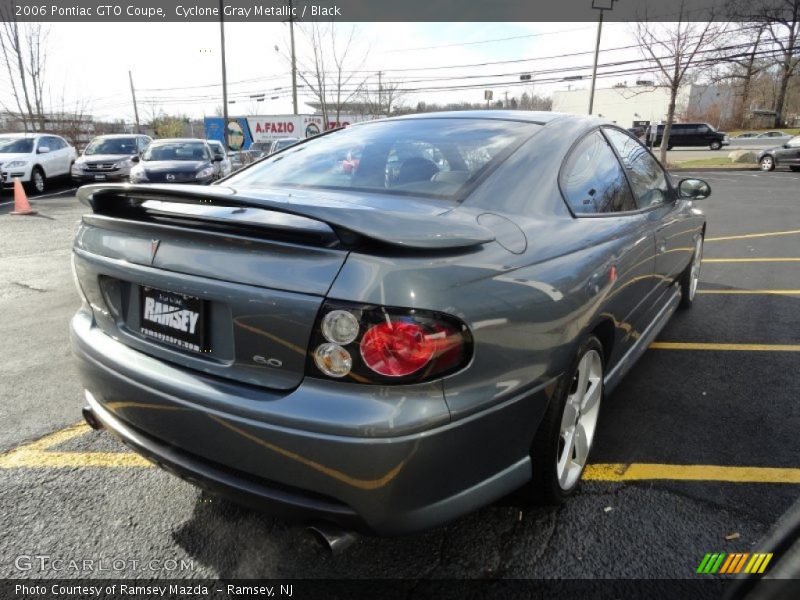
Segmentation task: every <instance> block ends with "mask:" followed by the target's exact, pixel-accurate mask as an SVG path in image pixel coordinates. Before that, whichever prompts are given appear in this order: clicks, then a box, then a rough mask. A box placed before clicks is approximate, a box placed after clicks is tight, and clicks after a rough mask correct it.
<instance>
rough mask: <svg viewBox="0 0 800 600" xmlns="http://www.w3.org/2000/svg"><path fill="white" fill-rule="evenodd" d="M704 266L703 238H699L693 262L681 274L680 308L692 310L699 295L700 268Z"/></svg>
mask: <svg viewBox="0 0 800 600" xmlns="http://www.w3.org/2000/svg"><path fill="white" fill-rule="evenodd" d="M702 264H703V236H702V235H701V236H700V237H698V238H697V241H696V242H695V244H694V254H692V261H691V262H690V263H689V264H688V265H687V267H686V269H685V270H684V271H683V273H681V276H680V279H679V280H678V282H679V283H680V286H681V301H680V304H679V305H678V306H679V307H680V308H683V309H687V308H691V307H692V304H694V297H695V296H696V295H697V286H698V284H699V283H700V266H701V265H702Z"/></svg>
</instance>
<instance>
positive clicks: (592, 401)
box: [581, 378, 603, 413]
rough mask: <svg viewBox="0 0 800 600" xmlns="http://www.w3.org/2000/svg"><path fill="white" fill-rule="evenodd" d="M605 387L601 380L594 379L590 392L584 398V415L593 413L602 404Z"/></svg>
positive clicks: (582, 410) (582, 409)
mask: <svg viewBox="0 0 800 600" xmlns="http://www.w3.org/2000/svg"><path fill="white" fill-rule="evenodd" d="M602 392H603V386H602V385H601V382H600V379H599V378H598V379H593V380H592V382H591V385H590V386H589V391H588V392H586V396H584V398H583V406H582V408H581V412H582V413H588V412H591V410H592V409H593V408H594V407H595V406H597V405H598V404H599V403H600V396H602Z"/></svg>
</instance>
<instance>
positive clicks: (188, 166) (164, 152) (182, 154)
mask: <svg viewBox="0 0 800 600" xmlns="http://www.w3.org/2000/svg"><path fill="white" fill-rule="evenodd" d="M220 160H221V157H217V156H214V155H213V153H212V151H211V148H210V147H209V145H208V143H206V141H205V140H198V139H163V140H154V141H153V142H151V143H150V145H149V146H148V147H147V149H146V150H145V151H144V153H143V154H142V159H141V161H140V162H139V163H138V164H137V165H136V166H135V167H133V168H132V169H131V175H130V181H131V183H196V184H201V185H202V184H207V183H211V182H212V181H214V179H216V169H215V167H214V163H215V162H219V161H220Z"/></svg>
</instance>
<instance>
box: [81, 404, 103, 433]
mask: <svg viewBox="0 0 800 600" xmlns="http://www.w3.org/2000/svg"><path fill="white" fill-rule="evenodd" d="M81 414H82V415H83V420H84V421H86V424H87V425H88V426H89V427H91V428H92V429H94V430H95V431H97V430H98V429H102V428H103V424H102V423H101V422H100V419H98V418H97V417H96V416H95V414H94V412H93V411H92V409H91V408H89V407H88V406H84V407H83V408H82V409H81Z"/></svg>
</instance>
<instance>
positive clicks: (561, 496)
mask: <svg viewBox="0 0 800 600" xmlns="http://www.w3.org/2000/svg"><path fill="white" fill-rule="evenodd" d="M603 373H604V363H603V346H602V345H601V344H600V341H599V340H598V339H597V338H596V337H594V336H590V337H589V338H587V340H586V341H585V342H584V343H583V344H581V346H580V348H579V349H578V352H577V353H576V355H575V358H574V360H573V361H572V363H571V364H570V367H569V369H568V370H567V371H566V372H565V373H564V376H563V377H562V378H561V379H560V380H559V382H558V385H557V386H556V390H555V393H554V394H553V397H552V398H551V399H550V404H549V406H548V407H547V412H546V413H545V416H544V418H543V419H542V422H541V424H540V425H539V429H538V430H537V431H536V435H535V436H534V439H533V444H532V445H531V464H532V467H533V477H532V478H531V481H530V482H529V483H528V484H526V486H525V487H524V488H523V489H522V490H521V491H522V494H523V496H524V498H525V500H526V501H528V502H531V503H535V504H561V503H562V502H563V501H564V500H565V499H566V498H568V497H569V496H571V495H572V494H573V493H574V492H575V490H576V489H577V487H578V484H579V483H580V478H581V475H582V474H583V470H584V468H585V467H586V464H587V461H588V457H589V453H590V451H591V447H592V441H593V440H594V436H595V432H596V431H597V421H598V416H599V413H600V404H601V402H602V399H603Z"/></svg>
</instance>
